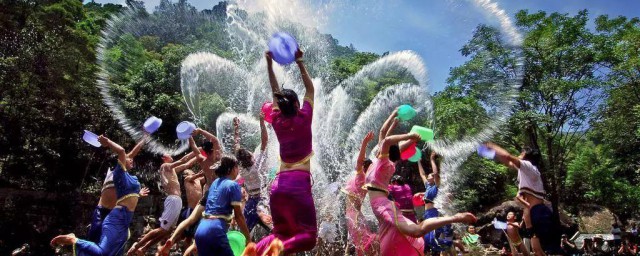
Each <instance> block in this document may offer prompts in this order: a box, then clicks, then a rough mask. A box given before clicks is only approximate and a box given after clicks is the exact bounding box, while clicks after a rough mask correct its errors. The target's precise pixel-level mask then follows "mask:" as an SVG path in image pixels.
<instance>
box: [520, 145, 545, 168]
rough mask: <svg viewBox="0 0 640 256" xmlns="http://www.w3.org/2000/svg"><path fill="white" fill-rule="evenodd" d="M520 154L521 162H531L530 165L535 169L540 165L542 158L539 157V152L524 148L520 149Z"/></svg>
mask: <svg viewBox="0 0 640 256" xmlns="http://www.w3.org/2000/svg"><path fill="white" fill-rule="evenodd" d="M522 152H524V157H522V160H527V161H529V162H531V164H532V165H533V166H535V167H536V168H540V163H541V162H542V156H541V155H540V151H539V150H537V149H532V148H530V147H524V148H523V149H522Z"/></svg>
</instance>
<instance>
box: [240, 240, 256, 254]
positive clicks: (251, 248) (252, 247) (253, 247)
mask: <svg viewBox="0 0 640 256" xmlns="http://www.w3.org/2000/svg"><path fill="white" fill-rule="evenodd" d="M257 255H258V251H257V248H256V244H255V243H249V244H247V246H246V247H245V248H244V252H242V256H257Z"/></svg>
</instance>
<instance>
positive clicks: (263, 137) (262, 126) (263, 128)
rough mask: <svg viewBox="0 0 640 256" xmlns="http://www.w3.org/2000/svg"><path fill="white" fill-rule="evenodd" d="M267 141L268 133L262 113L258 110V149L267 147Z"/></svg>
mask: <svg viewBox="0 0 640 256" xmlns="http://www.w3.org/2000/svg"><path fill="white" fill-rule="evenodd" d="M267 143H269V133H267V125H266V124H265V123H264V113H262V112H260V151H264V150H265V149H267Z"/></svg>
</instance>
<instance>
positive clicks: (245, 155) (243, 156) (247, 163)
mask: <svg viewBox="0 0 640 256" xmlns="http://www.w3.org/2000/svg"><path fill="white" fill-rule="evenodd" d="M252 158H253V155H252V154H251V152H249V150H246V149H245V148H240V149H238V150H236V159H238V162H239V163H240V166H242V168H245V169H247V168H251V167H252V166H253V161H252Z"/></svg>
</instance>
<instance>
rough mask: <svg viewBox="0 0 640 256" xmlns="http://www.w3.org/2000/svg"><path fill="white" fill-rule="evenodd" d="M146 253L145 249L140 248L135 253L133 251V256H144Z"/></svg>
mask: <svg viewBox="0 0 640 256" xmlns="http://www.w3.org/2000/svg"><path fill="white" fill-rule="evenodd" d="M146 251H147V250H146V249H145V248H142V247H140V248H138V250H136V251H135V254H134V255H135V256H144V253H145V252H146Z"/></svg>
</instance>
